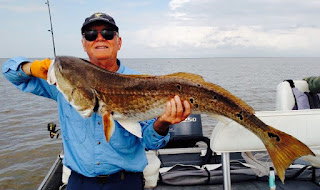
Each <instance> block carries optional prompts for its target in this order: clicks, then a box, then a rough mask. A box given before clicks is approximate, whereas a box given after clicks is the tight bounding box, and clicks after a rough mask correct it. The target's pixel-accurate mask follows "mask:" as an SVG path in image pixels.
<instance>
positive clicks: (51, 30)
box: [45, 0, 56, 57]
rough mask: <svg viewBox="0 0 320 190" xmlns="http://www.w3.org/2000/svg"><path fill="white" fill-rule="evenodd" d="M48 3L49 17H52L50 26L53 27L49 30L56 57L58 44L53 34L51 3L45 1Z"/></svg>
mask: <svg viewBox="0 0 320 190" xmlns="http://www.w3.org/2000/svg"><path fill="white" fill-rule="evenodd" d="M45 4H47V5H48V10H49V18H50V26H51V29H50V30H48V31H49V32H51V37H52V45H53V54H54V57H56V46H55V44H54V36H53V27H52V19H51V12H50V5H49V0H47V2H46V3H45Z"/></svg>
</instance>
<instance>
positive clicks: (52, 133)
mask: <svg viewBox="0 0 320 190" xmlns="http://www.w3.org/2000/svg"><path fill="white" fill-rule="evenodd" d="M56 128H57V125H56V124H55V123H53V122H50V123H48V131H49V132H50V138H54V137H55V136H56V138H58V137H59V135H60V132H59V131H60V129H58V130H56Z"/></svg>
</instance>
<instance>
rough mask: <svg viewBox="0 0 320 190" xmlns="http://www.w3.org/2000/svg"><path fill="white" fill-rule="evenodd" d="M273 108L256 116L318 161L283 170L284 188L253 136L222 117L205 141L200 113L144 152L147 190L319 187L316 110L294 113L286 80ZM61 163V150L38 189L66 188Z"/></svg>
mask: <svg viewBox="0 0 320 190" xmlns="http://www.w3.org/2000/svg"><path fill="white" fill-rule="evenodd" d="M294 83H295V84H296V87H297V88H298V89H299V90H301V91H308V84H307V83H306V82H305V81H294ZM276 104H277V106H276V110H275V111H259V112H257V113H256V115H257V116H258V117H259V118H260V119H261V120H263V121H264V122H266V123H268V124H270V125H272V126H273V127H275V128H277V129H280V130H282V131H284V132H286V133H288V134H291V135H293V136H294V137H296V138H298V139H299V140H300V141H302V142H304V143H305V144H306V145H307V146H309V147H310V148H311V149H312V150H313V151H314V153H315V154H316V157H314V156H307V157H303V158H300V159H297V160H296V161H295V162H294V163H293V164H292V165H291V166H290V167H289V168H288V169H287V170H286V179H285V182H284V184H283V183H282V182H281V181H280V179H279V178H278V177H277V176H276V175H275V176H274V170H273V168H272V166H270V167H268V165H263V164H265V163H268V162H265V163H264V162H262V161H260V160H259V159H257V158H256V157H255V155H264V156H265V157H268V154H267V153H266V149H265V146H264V145H263V143H262V142H261V140H260V139H259V138H258V137H256V136H255V135H254V134H253V133H251V132H249V131H248V130H246V129H245V128H244V127H242V126H240V125H239V124H237V123H236V122H234V121H232V120H230V119H227V118H224V119H222V121H220V122H218V123H217V125H216V126H215V127H214V129H213V132H212V135H211V137H210V139H209V138H207V137H204V136H203V134H202V125H201V115H190V116H189V118H188V119H186V121H184V122H181V123H179V124H175V125H173V126H170V129H169V132H170V133H171V138H170V141H169V143H168V145H167V146H166V147H164V148H162V149H160V150H157V151H147V158H148V161H149V164H148V166H147V167H146V169H145V171H144V176H145V179H146V181H145V189H154V190H169V189H172V190H175V189H185V190H189V189H190V190H194V189H199V190H202V189H203V190H204V189H205V190H207V189H213V190H215V189H225V190H228V189H231V188H233V189H239V190H241V189H246V190H247V189H252V190H260V189H276V188H277V189H285V190H287V189H288V190H289V189H295V190H300V189H301V190H305V189H308V190H313V189H320V159H319V158H320V138H319V133H320V128H319V127H318V126H317V124H318V123H319V121H320V109H307V110H292V108H293V106H294V104H295V98H294V96H293V93H292V89H291V87H290V85H289V84H288V82H286V81H284V82H281V83H280V84H279V85H278V86H277V99H276ZM230 139H232V141H230ZM254 154H255V155H254ZM62 160H63V152H62V153H61V154H60V155H59V156H58V157H57V159H56V161H55V163H54V164H53V166H52V167H51V169H50V170H49V171H48V174H47V175H46V177H45V178H44V180H43V181H42V183H41V184H40V186H39V188H38V190H49V189H52V190H58V189H59V190H60V189H66V187H67V180H68V175H70V170H69V169H68V168H67V167H65V166H63V164H62ZM269 162H270V160H269ZM262 165H263V166H262ZM260 166H262V168H266V167H267V170H266V171H267V173H265V171H264V173H263V172H261V171H260V173H259V167H260Z"/></svg>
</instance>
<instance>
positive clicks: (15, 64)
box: [2, 57, 58, 100]
mask: <svg viewBox="0 0 320 190" xmlns="http://www.w3.org/2000/svg"><path fill="white" fill-rule="evenodd" d="M27 62H30V61H29V59H27V58H25V57H14V58H11V59H9V60H7V61H6V62H5V63H3V65H2V74H3V75H4V77H5V78H6V79H7V80H8V81H10V82H11V83H12V84H14V85H15V86H16V87H17V88H18V89H20V90H21V91H23V92H30V93H33V94H35V95H39V96H43V97H47V98H51V99H54V100H56V99H57V94H58V90H57V88H56V87H55V86H54V85H49V84H48V83H47V81H46V80H44V79H40V78H36V77H33V76H29V75H27V74H26V73H25V72H23V70H22V68H21V66H22V64H23V63H27Z"/></svg>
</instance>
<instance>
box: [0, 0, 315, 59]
mask: <svg viewBox="0 0 320 190" xmlns="http://www.w3.org/2000/svg"><path fill="white" fill-rule="evenodd" d="M45 2H46V0H26V1H21V0H0V18H1V24H2V26H1V27H0V34H1V35H0V42H1V46H0V57H5V58H8V57H13V56H20V55H22V56H26V57H52V56H53V48H52V41H51V34H50V32H48V29H50V25H49V16H48V8H47V5H46V4H45ZM50 7H51V13H52V19H53V28H54V35H55V42H56V51H57V55H72V56H77V57H87V56H86V54H85V52H84V51H83V49H82V45H81V34H80V28H81V25H82V23H83V21H84V19H85V18H86V17H87V16H89V15H91V14H92V13H94V12H105V13H108V14H110V15H111V16H113V17H114V18H115V20H116V23H117V25H118V26H119V28H120V36H121V37H122V40H123V46H122V49H121V50H120V53H119V57H120V58H179V57H186V58H189V57H190V58H197V57H295V56H311V57H319V55H320V22H319V20H320V1H319V0H307V1H302V0H259V1H257V0H241V1H239V0H141V1H137V0H130V1H129V0H121V1H120V0H90V1H89V0H64V1H58V0H51V1H50Z"/></svg>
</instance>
